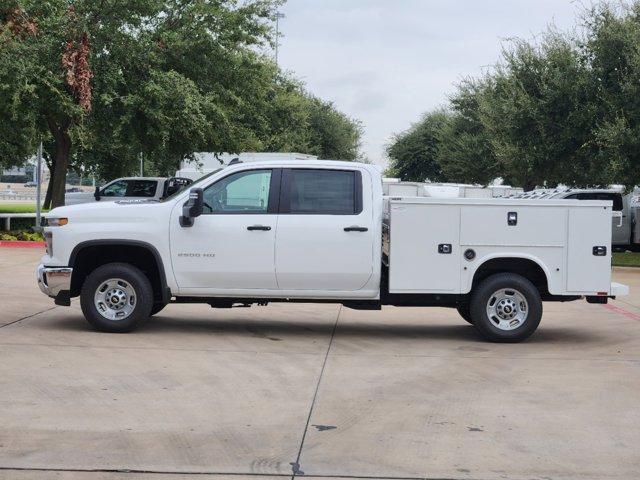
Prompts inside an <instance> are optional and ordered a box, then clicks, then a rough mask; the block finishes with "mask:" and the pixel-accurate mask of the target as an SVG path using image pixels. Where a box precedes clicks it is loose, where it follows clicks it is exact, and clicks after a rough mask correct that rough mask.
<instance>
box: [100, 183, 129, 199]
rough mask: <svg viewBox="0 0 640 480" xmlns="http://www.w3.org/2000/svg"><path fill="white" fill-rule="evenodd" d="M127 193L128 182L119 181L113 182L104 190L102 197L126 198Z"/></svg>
mask: <svg viewBox="0 0 640 480" xmlns="http://www.w3.org/2000/svg"><path fill="white" fill-rule="evenodd" d="M126 193H127V182H126V181H124V180H118V181H117V182H113V183H111V184H109V185H107V186H106V187H104V188H103V189H102V191H101V192H100V195H102V196H104V197H124V196H125V194H126Z"/></svg>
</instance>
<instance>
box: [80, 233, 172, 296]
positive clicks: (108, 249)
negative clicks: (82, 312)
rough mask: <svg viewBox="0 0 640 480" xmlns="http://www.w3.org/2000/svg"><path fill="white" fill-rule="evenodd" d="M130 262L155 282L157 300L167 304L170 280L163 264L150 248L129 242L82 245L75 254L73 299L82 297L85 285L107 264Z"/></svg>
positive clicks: (152, 285) (154, 288)
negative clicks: (92, 274) (96, 271)
mask: <svg viewBox="0 0 640 480" xmlns="http://www.w3.org/2000/svg"><path fill="white" fill-rule="evenodd" d="M113 262H121V263H128V264H130V265H133V266H135V267H137V268H139V269H140V270H141V271H142V272H143V273H144V274H145V275H146V276H147V278H148V279H149V281H150V282H151V287H152V288H153V295H154V300H155V301H164V300H166V296H167V293H166V292H167V287H166V279H165V276H164V268H163V266H162V261H161V260H160V258H159V257H158V254H157V252H154V251H153V250H152V249H151V248H150V247H147V246H144V245H131V244H127V243H108V244H91V245H87V246H84V247H82V246H80V248H78V249H77V251H75V250H74V252H73V253H72V254H71V261H70V262H69V263H70V266H71V267H73V275H72V277H71V296H72V297H77V296H78V295H80V290H81V289H82V284H83V283H84V281H85V279H86V278H87V276H88V275H89V274H90V273H91V272H93V271H94V270H95V269H96V268H98V267H100V266H102V265H106V264H107V263H113Z"/></svg>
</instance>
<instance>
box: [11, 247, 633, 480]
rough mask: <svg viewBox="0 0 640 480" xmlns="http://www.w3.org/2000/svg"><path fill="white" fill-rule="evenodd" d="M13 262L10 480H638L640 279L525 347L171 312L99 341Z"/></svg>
mask: <svg viewBox="0 0 640 480" xmlns="http://www.w3.org/2000/svg"><path fill="white" fill-rule="evenodd" d="M41 253H42V252H41V250H39V249H14V248H2V249H0V271H2V275H1V277H0V325H2V326H1V327H0V478H3V479H4V478H7V479H14V478H15V479H26V478H36V479H40V478H42V479H45V478H47V479H48V478H61V479H77V478H83V479H84V478H88V479H116V478H117V479H125V478H126V479H130V478H141V479H147V478H148V479H156V478H171V479H174V478H179V477H181V475H180V474H188V473H191V474H199V475H198V477H197V478H209V476H210V478H216V479H221V478H225V477H228V478H234V479H241V478H244V477H246V478H250V477H252V476H257V475H260V476H261V478H264V477H266V478H269V477H270V476H273V477H274V478H275V477H278V478H286V477H291V476H292V475H294V476H302V475H304V476H305V477H314V476H317V477H350V478H354V477H358V478H360V477H362V478H365V477H375V478H379V479H382V478H394V479H400V478H402V479H414V478H415V479H418V478H434V479H435V478H439V479H442V478H447V479H487V480H488V479H502V478H508V479H565V478H567V479H568V478H575V479H602V478H620V479H629V478H637V477H638V474H639V473H640V453H639V452H640V448H639V447H638V445H640V407H639V406H638V402H639V401H640V271H637V270H633V269H617V270H616V271H615V273H614V277H615V279H616V280H617V281H619V282H622V283H626V284H629V285H630V287H631V289H632V292H631V295H630V296H629V297H625V298H624V299H621V300H618V301H614V302H611V303H610V304H609V305H607V306H602V305H589V304H587V303H586V302H582V301H580V302H572V303H567V304H546V305H545V315H544V317H543V322H542V324H541V326H540V329H539V330H538V332H537V333H536V334H535V335H534V336H533V337H532V338H531V339H530V340H529V341H527V342H526V343H523V344H515V345H498V344H490V343H486V342H483V341H481V340H480V339H479V337H478V336H476V334H475V332H474V329H473V328H472V327H471V326H469V325H467V324H466V323H465V322H464V321H462V320H461V319H460V318H459V317H458V315H457V313H456V312H455V311H454V310H448V309H440V308H437V309H436V308H434V309H426V308H403V309H400V308H391V307H389V308H384V309H383V310H382V311H381V312H376V311H373V312H371V311H354V310H349V309H346V308H341V307H340V306H339V305H330V304H326V305H306V304H289V305H287V304H275V305H270V306H267V307H253V308H248V309H244V308H237V309H231V310H220V309H211V308H209V307H208V306H206V305H182V306H180V305H170V306H168V307H167V308H166V309H165V310H164V311H162V312H161V313H160V314H159V315H158V316H157V317H155V318H153V319H152V320H150V321H149V323H148V324H146V325H145V326H144V327H143V328H142V329H140V330H138V331H136V332H135V333H132V334H127V335H117V334H104V333H96V332H94V331H92V330H91V329H90V328H89V326H88V324H87V323H86V322H85V321H84V319H83V318H82V315H81V312H80V309H79V306H78V303H77V301H74V303H73V306H72V307H71V308H66V307H55V306H54V305H53V303H52V301H50V300H48V299H47V298H45V297H44V296H43V295H42V294H41V293H40V292H39V291H38V289H37V287H36V284H35V281H34V278H33V276H34V273H33V270H34V267H35V265H36V263H37V261H38V259H39V257H40V255H41Z"/></svg>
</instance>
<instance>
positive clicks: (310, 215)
mask: <svg viewBox="0 0 640 480" xmlns="http://www.w3.org/2000/svg"><path fill="white" fill-rule="evenodd" d="M363 174H364V175H367V176H368V173H367V172H364V173H362V172H360V171H359V170H338V169H336V170H330V169H307V168H293V169H285V170H283V177H282V194H281V198H280V216H279V219H278V232H277V235H276V276H277V280H278V287H279V288H280V289H281V290H289V291H291V290H296V291H322V292H327V291H345V292H347V291H356V290H360V289H362V288H363V287H364V286H365V285H366V283H367V281H368V280H369V278H370V277H371V275H372V272H373V240H374V235H375V229H374V228H373V212H372V205H371V181H370V179H368V178H367V179H366V181H363V178H362V176H363ZM363 196H364V198H367V199H368V200H367V201H365V202H363Z"/></svg>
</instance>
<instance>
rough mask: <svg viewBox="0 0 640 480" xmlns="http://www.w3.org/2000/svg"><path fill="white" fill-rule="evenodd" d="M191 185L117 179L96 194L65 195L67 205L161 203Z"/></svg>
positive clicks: (165, 180)
mask: <svg viewBox="0 0 640 480" xmlns="http://www.w3.org/2000/svg"><path fill="white" fill-rule="evenodd" d="M191 183H193V180H191V179H188V178H178V177H172V178H163V177H126V178H117V179H115V180H113V181H111V182H109V183H107V184H106V185H105V186H103V187H96V190H95V191H94V192H84V191H80V192H69V193H68V194H66V195H65V205H77V204H79V203H89V202H96V201H103V202H114V201H122V200H133V201H159V200H162V199H163V198H165V197H168V196H171V195H173V194H174V193H176V192H178V191H179V190H181V189H183V188H185V187H187V186H188V185H190V184H191Z"/></svg>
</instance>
